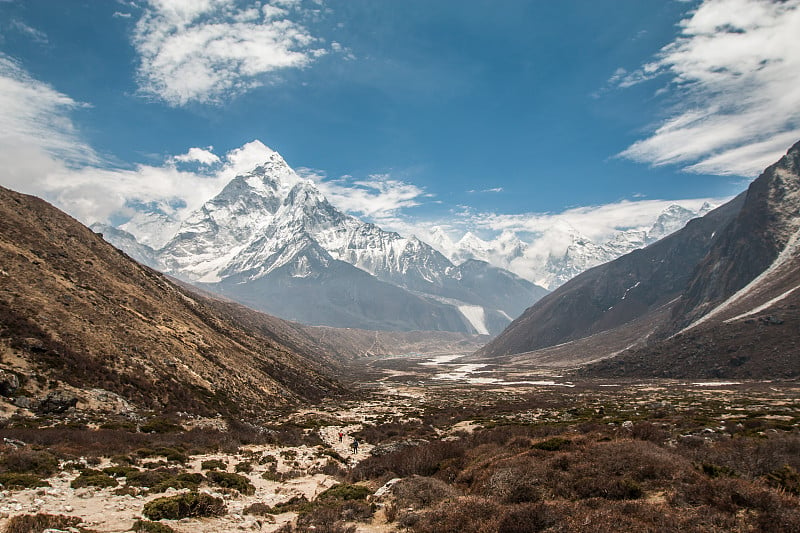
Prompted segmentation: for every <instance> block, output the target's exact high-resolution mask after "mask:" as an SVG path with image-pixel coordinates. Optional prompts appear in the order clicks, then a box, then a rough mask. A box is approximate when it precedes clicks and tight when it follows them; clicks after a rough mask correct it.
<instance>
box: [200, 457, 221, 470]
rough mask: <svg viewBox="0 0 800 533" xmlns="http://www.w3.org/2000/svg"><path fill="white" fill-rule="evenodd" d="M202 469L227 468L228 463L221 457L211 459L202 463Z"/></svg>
mask: <svg viewBox="0 0 800 533" xmlns="http://www.w3.org/2000/svg"><path fill="white" fill-rule="evenodd" d="M200 468H201V469H202V470H227V469H228V464H227V463H226V462H225V461H223V460H221V459H209V460H208V461H203V462H201V463H200Z"/></svg>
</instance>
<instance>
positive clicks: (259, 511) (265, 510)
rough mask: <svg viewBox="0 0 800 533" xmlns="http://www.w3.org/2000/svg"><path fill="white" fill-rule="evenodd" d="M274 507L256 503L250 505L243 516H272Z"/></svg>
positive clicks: (243, 511)
mask: <svg viewBox="0 0 800 533" xmlns="http://www.w3.org/2000/svg"><path fill="white" fill-rule="evenodd" d="M272 511H273V510H272V507H270V506H269V505H267V504H266V503H264V502H256V503H253V504H250V505H248V506H247V507H245V508H244V509H243V510H242V514H254V515H257V516H266V515H269V514H272Z"/></svg>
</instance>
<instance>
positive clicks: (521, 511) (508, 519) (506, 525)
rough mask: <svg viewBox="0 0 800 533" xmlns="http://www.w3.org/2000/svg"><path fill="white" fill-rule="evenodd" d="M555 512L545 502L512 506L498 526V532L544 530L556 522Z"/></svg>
mask: <svg viewBox="0 0 800 533" xmlns="http://www.w3.org/2000/svg"><path fill="white" fill-rule="evenodd" d="M556 521H557V520H556V516H555V514H554V513H553V512H552V511H551V510H550V508H548V507H547V506H546V505H545V504H543V503H527V504H523V505H515V506H513V507H511V509H509V510H508V511H506V513H505V514H504V515H503V517H502V518H501V519H500V523H499V524H498V527H497V533H533V532H534V531H544V530H546V529H547V528H549V527H551V526H553V525H554V524H555V523H556Z"/></svg>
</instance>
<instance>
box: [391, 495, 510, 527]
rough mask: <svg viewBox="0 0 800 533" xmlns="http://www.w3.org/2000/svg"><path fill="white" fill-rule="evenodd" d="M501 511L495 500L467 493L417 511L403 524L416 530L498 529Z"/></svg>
mask: <svg viewBox="0 0 800 533" xmlns="http://www.w3.org/2000/svg"><path fill="white" fill-rule="evenodd" d="M500 514H501V508H500V506H499V505H497V504H496V503H494V502H490V501H488V500H484V499H482V498H475V497H470V496H467V497H463V498H458V499H457V500H453V501H451V502H446V503H444V504H442V505H441V506H439V507H438V508H436V509H434V510H433V511H428V512H426V513H423V514H421V515H416V516H415V517H414V520H408V521H406V524H408V526H410V529H411V531H413V532H415V533H485V532H487V531H497V527H498V524H499V521H500V519H499V516H500ZM402 522H403V520H402V519H401V523H402Z"/></svg>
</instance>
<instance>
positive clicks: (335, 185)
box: [298, 168, 431, 229]
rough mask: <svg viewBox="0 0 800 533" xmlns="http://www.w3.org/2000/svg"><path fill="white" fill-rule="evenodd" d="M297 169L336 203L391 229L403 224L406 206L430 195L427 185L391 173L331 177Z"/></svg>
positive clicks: (420, 201)
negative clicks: (360, 177)
mask: <svg viewBox="0 0 800 533" xmlns="http://www.w3.org/2000/svg"><path fill="white" fill-rule="evenodd" d="M298 173H300V174H301V175H302V176H303V177H306V178H310V179H313V180H314V181H315V182H316V184H317V186H318V187H319V189H320V190H321V191H322V193H323V194H324V195H325V197H326V198H327V199H328V201H330V202H331V204H333V205H334V206H336V207H338V208H339V209H341V210H343V211H346V212H348V213H352V214H354V215H358V216H362V217H365V218H368V219H370V220H372V221H373V222H376V223H378V224H382V225H387V227H389V228H391V229H394V228H396V227H401V226H403V225H404V222H403V221H402V220H401V219H402V216H401V211H402V210H403V209H407V208H410V207H416V206H418V205H420V204H421V203H422V201H423V200H424V199H426V198H430V197H431V195H429V194H428V193H426V192H425V189H423V188H421V187H418V186H416V185H414V184H412V183H407V182H405V181H402V180H398V179H394V178H392V177H391V175H389V174H373V175H370V176H369V177H368V178H367V179H353V178H352V176H342V177H341V178H338V179H328V178H327V177H326V176H325V175H324V173H322V172H320V171H314V170H311V169H307V168H301V169H299V170H298Z"/></svg>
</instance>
